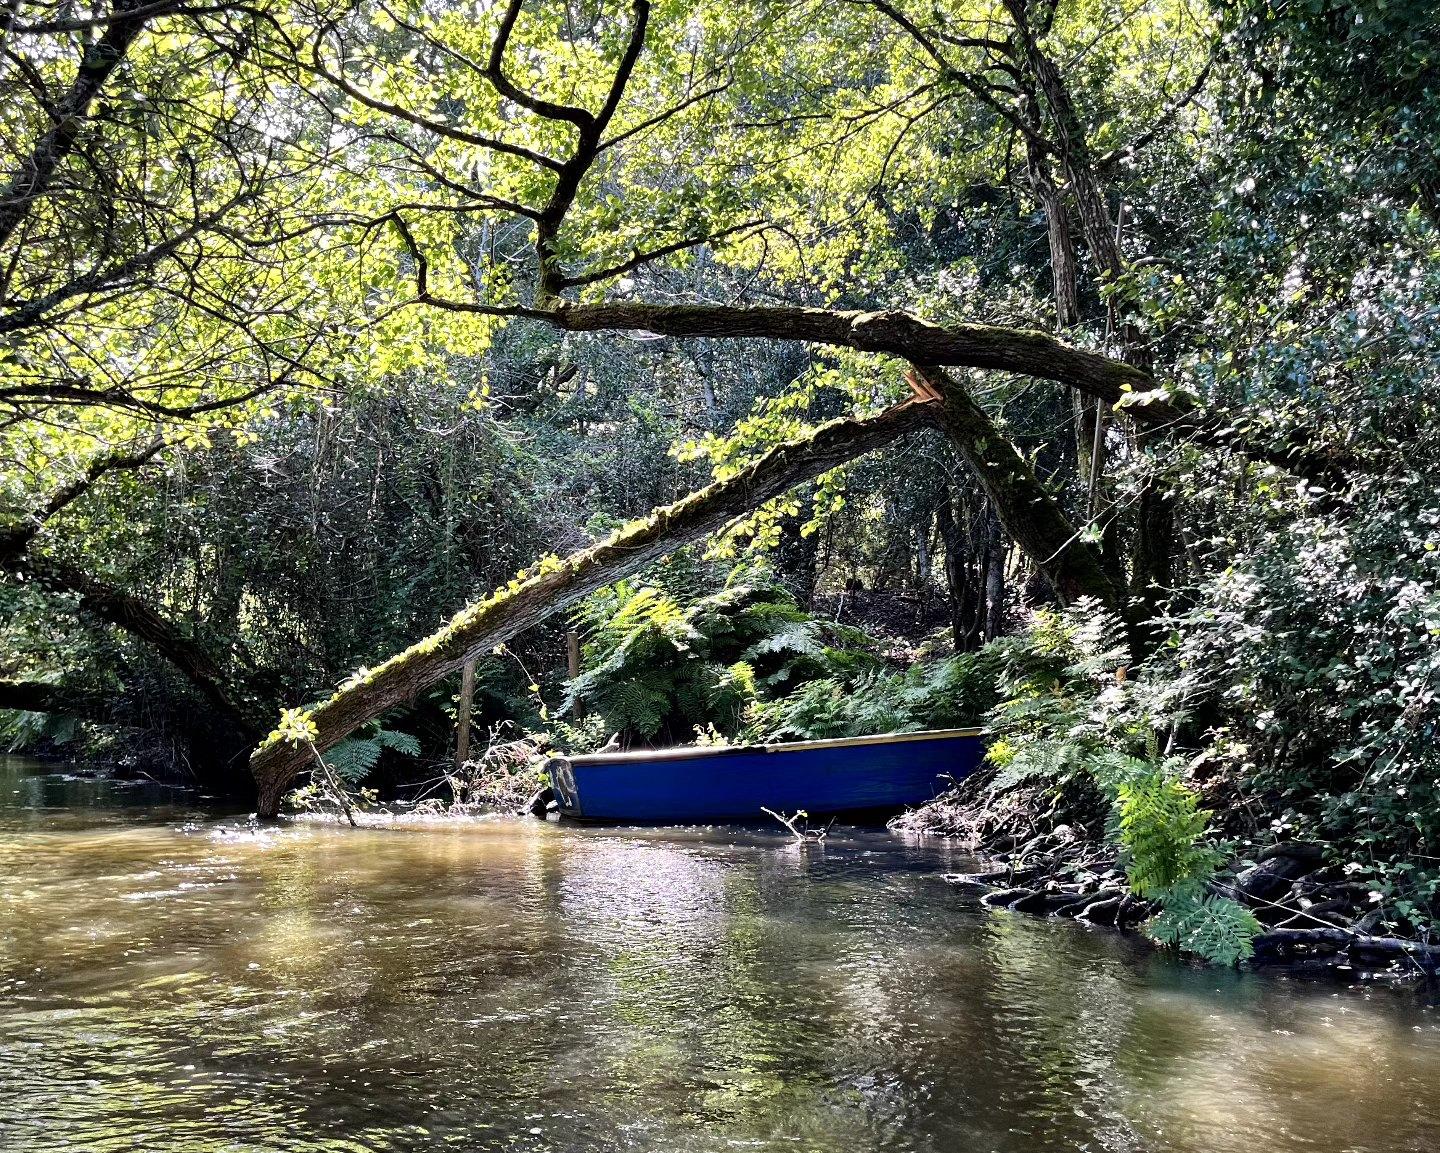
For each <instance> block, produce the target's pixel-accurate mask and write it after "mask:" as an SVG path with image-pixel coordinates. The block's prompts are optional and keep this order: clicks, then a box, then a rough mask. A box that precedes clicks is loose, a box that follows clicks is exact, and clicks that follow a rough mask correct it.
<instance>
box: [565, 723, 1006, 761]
mask: <svg viewBox="0 0 1440 1153" xmlns="http://www.w3.org/2000/svg"><path fill="white" fill-rule="evenodd" d="M984 732H985V730H984V729H983V728H980V727H978V726H977V727H973V728H966V729H921V730H919V731H918V732H913V733H879V734H877V735H875V736H870V737H830V738H828V739H825V740H819V741H785V742H781V743H778V744H773V745H679V746H676V747H674V748H669V749H631V750H630V751H629V752H624V753H584V754H581V755H580V756H578V757H569V758H567V759H568V760H569V761H570V762H571V763H572V764H580V765H610V764H624V763H626V762H627V761H670V760H684V759H688V758H690V757H719V756H725V755H727V754H734V753H792V752H796V753H798V752H806V751H812V750H815V749H847V748H855V747H857V746H861V745H898V744H903V743H907V742H909V741H939V740H945V739H948V738H954V737H979V736H983V735H984Z"/></svg>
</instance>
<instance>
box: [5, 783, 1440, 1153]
mask: <svg viewBox="0 0 1440 1153" xmlns="http://www.w3.org/2000/svg"><path fill="white" fill-rule="evenodd" d="M967 864H968V862H967V861H966V860H965V859H964V858H961V857H952V856H951V855H949V854H948V853H947V849H946V846H944V845H938V846H937V845H933V844H906V843H903V842H901V841H899V840H897V839H895V838H893V837H891V836H889V835H887V834H885V833H883V832H878V831H844V830H837V831H836V832H835V833H834V834H833V835H832V837H831V838H830V839H829V840H828V841H826V842H825V843H824V844H823V845H795V844H792V843H790V842H788V841H787V840H786V838H785V837H783V836H781V835H777V834H775V833H772V832H770V831H769V830H755V831H737V830H732V829H715V830H705V831H683V830H681V831H677V830H633V829H630V830H624V829H621V830H596V829H586V828H575V827H561V826H556V825H546V824H542V823H540V822H534V821H511V820H495V821H480V822H473V823H470V824H465V825H460V824H432V825H429V826H424V827H406V828H399V827H397V828H386V829H364V830H359V831H353V830H350V829H348V828H341V827H336V826H329V825H320V824H301V825H291V826H286V827H281V828H276V829H264V830H254V829H251V828H248V827H247V826H246V825H245V824H244V822H243V820H237V819H236V818H234V817H230V818H225V817H221V816H217V815H215V814H213V813H206V812H202V811H199V810H193V809H187V808H185V807H183V806H176V805H174V804H173V802H171V803H167V801H166V794H165V793H163V791H159V790H154V789H146V788H139V787H125V786H113V785H105V784H96V783H94V782H90V781H86V780H79V779H74V778H65V777H62V776H60V775H57V774H55V772H54V770H53V769H44V768H41V767H39V766H36V765H33V764H27V763H24V762H20V761H17V760H13V759H12V760H9V761H0V1149H4V1150H6V1151H7V1153H21V1151H30V1150H42V1149H43V1150H82V1149H83V1150H130V1149H139V1148H145V1149H149V1150H221V1149H224V1150H252V1149H253V1150H261V1149H265V1150H382V1149H430V1148H443V1147H454V1148H458V1149H466V1150H472V1149H473V1150H489V1149H528V1150H575V1151H577V1153H578V1151H580V1150H620V1149H635V1150H707V1151H708V1150H781V1149H783V1150H806V1151H809V1150H827V1151H828V1150H837V1151H839V1150H843V1151H845V1153H863V1151H866V1150H881V1149H883V1150H917V1151H918V1150H925V1151H935V1153H989V1151H1006V1153H1009V1151H1015V1153H1021V1151H1024V1153H1037V1151H1042V1150H1046V1151H1048V1150H1056V1151H1059V1150H1065V1151H1067V1153H1068V1151H1074V1150H1107V1151H1109V1150H1113V1151H1145V1153H1150V1151H1156V1153H1159V1151H1167V1153H1168V1151H1176V1153H1181V1151H1183V1153H1229V1151H1232V1150H1233V1151H1235V1153H1240V1151H1242V1150H1243V1151H1246V1153H1250V1151H1253V1150H1265V1151H1266V1153H1287V1151H1292V1150H1294V1151H1299V1150H1306V1151H1309V1153H1315V1151H1319V1153H1340V1151H1358V1150H1374V1151H1376V1153H1380V1151H1386V1153H1398V1151H1411V1150H1413V1151H1416V1153H1431V1151H1434V1150H1440V1020H1437V1016H1436V1013H1435V1012H1434V1011H1433V1010H1431V1009H1429V1008H1426V1007H1423V1006H1420V1005H1418V1004H1416V1003H1415V1002H1413V1001H1411V1000H1408V999H1406V998H1405V997H1402V996H1397V995H1394V994H1389V993H1380V992H1377V993H1374V994H1364V993H1358V992H1353V991H1338V990H1336V989H1333V988H1331V987H1328V986H1307V985H1303V984H1296V983H1291V982H1285V981H1279V980H1275V979H1272V978H1263V977H1253V976H1247V977H1241V976H1236V975H1233V974H1228V973H1215V972H1203V971H1198V970H1193V969H1189V968H1186V967H1184V966H1181V965H1178V964H1175V963H1173V962H1168V961H1166V960H1164V959H1162V958H1158V957H1155V956H1153V955H1151V954H1149V953H1148V952H1147V951H1146V950H1144V949H1143V948H1140V947H1138V946H1137V945H1136V944H1135V943H1134V942H1131V941H1128V940H1126V939H1123V938H1120V937H1117V936H1115V935H1114V934H1111V933H1108V932H1105V931H1099V930H1087V929H1085V928H1083V927H1081V926H1078V925H1075V924H1072V923H1068V922H1066V923H1057V922H1046V921H1041V920H1038V919H1035V918H1032V917H1028V916H1025V915H1020V914H1012V913H1007V912H1001V911H992V910H989V909H985V908H982V907H980V906H979V905H978V904H977V903H976V902H975V901H974V899H973V898H972V897H970V896H967V895H966V894H965V893H962V892H959V891H957V890H956V889H954V888H952V887H951V886H949V885H947V884H946V883H945V882H944V881H943V880H942V879H941V878H940V873H942V872H943V871H944V870H945V869H947V868H949V869H960V868H964V867H966V866H967Z"/></svg>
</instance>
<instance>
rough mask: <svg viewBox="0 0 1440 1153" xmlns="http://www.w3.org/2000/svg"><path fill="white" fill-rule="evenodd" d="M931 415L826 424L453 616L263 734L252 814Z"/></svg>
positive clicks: (905, 407)
mask: <svg viewBox="0 0 1440 1153" xmlns="http://www.w3.org/2000/svg"><path fill="white" fill-rule="evenodd" d="M936 412H937V406H936V405H935V404H933V403H915V402H910V403H906V404H902V405H899V406H897V407H895V408H892V409H889V410H887V411H885V412H883V413H881V414H879V415H878V416H873V417H870V418H868V419H865V420H855V419H850V418H846V419H841V420H835V421H831V422H830V423H828V424H825V425H822V426H821V427H820V428H819V429H817V430H816V431H815V432H814V433H813V434H811V435H810V436H808V437H806V438H804V439H802V440H797V441H791V442H789V443H787V444H782V445H780V446H778V447H776V448H773V449H771V450H770V451H769V452H768V453H766V454H765V455H764V456H762V457H761V458H760V459H759V460H757V461H755V462H754V463H753V464H751V465H750V466H749V467H748V468H746V469H744V470H743V471H741V472H740V473H739V474H737V475H736V476H733V477H730V478H729V479H727V480H723V481H717V482H716V483H715V484H712V485H710V486H708V487H706V488H703V489H701V490H699V491H698V492H694V493H691V494H690V495H689V496H687V497H685V498H684V499H683V500H680V501H678V502H676V503H675V504H671V505H667V506H665V507H663V508H659V509H656V510H655V511H654V512H653V513H651V514H650V516H649V517H647V518H646V519H645V520H643V521H638V522H636V523H634V524H632V525H629V526H627V527H626V528H624V529H622V530H621V531H620V532H619V533H617V534H616V535H615V536H613V537H611V538H610V539H609V540H606V541H603V542H601V543H600V544H597V545H595V546H593V547H591V548H588V549H584V550H582V551H580V552H577V553H573V554H571V555H570V556H568V557H566V558H564V559H555V558H551V559H549V560H546V561H542V562H541V563H540V564H539V565H538V566H536V568H535V571H534V572H533V573H531V574H530V575H525V576H522V577H521V578H519V579H517V580H516V581H515V582H512V584H511V585H509V586H508V587H506V588H504V589H501V590H498V591H497V592H495V593H493V594H492V595H491V596H489V597H488V598H486V599H485V600H483V601H480V602H478V603H476V604H473V605H470V606H469V607H468V608H465V609H462V610H461V611H460V612H459V613H457V614H456V616H455V617H454V619H453V620H451V621H450V623H449V624H448V625H446V626H445V627H444V628H442V629H440V630H439V631H438V632H435V633H433V634H431V635H430V636H428V637H426V638H425V639H424V640H422V641H420V642H418V643H417V644H414V645H412V646H411V647H410V648H408V649H406V650H405V651H404V652H402V653H399V654H397V655H396V656H394V657H391V658H390V659H389V660H388V661H386V662H385V663H384V664H382V665H380V666H379V667H378V668H376V669H374V670H372V671H370V672H368V673H366V674H365V675H364V676H362V677H357V678H355V680H353V681H352V682H351V683H349V684H347V685H346V686H345V687H344V688H342V689H341V690H340V691H339V692H337V693H336V694H335V695H334V696H332V697H331V698H330V699H329V700H327V701H325V702H323V703H322V704H320V705H317V706H315V707H314V708H312V709H309V710H307V711H306V712H305V713H303V714H302V717H301V718H300V720H299V722H298V723H301V724H303V723H305V722H308V724H309V725H310V726H312V728H313V736H312V737H311V738H310V740H309V741H308V742H307V741H294V740H288V739H286V738H285V737H284V736H282V735H281V734H280V733H278V732H277V733H274V734H272V735H271V736H270V738H269V739H267V740H266V741H265V743H264V744H262V745H261V746H260V748H258V749H257V750H256V751H255V753H254V755H253V756H252V757H251V760H250V767H251V771H252V772H253V773H254V776H255V782H256V785H257V788H258V793H259V797H258V806H259V812H260V814H261V815H262V816H265V817H273V816H275V815H276V813H277V812H278V811H279V807H280V801H281V798H282V797H283V796H284V795H285V792H286V790H287V789H288V788H289V787H290V785H291V782H292V781H293V780H294V779H295V776H296V774H297V773H299V772H300V771H301V770H302V769H304V768H305V767H306V766H307V765H309V764H311V763H312V762H313V757H314V753H313V752H312V749H311V747H310V746H311V745H313V746H314V749H316V750H319V751H321V752H323V751H324V750H325V749H327V748H330V747H332V746H333V745H335V744H336V743H338V742H339V741H341V740H343V739H344V738H345V737H346V736H347V735H349V734H350V733H352V732H353V731H354V730H355V729H356V728H357V727H358V726H360V725H362V724H364V723H365V722H366V721H369V720H371V719H373V718H375V717H377V716H379V715H381V714H382V713H384V712H386V711H388V710H389V709H392V708H395V707H396V706H399V705H403V704H405V703H406V702H408V701H410V700H411V699H413V698H414V696H415V695H416V694H417V693H418V692H420V691H421V690H422V689H424V688H426V687H427V686H429V685H432V684H434V683H435V682H436V681H438V680H440V679H442V678H443V677H446V676H448V675H450V674H451V673H453V672H454V671H455V670H457V669H459V668H460V667H461V666H462V665H463V664H464V663H465V662H466V661H467V660H471V659H473V658H474V657H476V656H479V655H481V654H483V653H486V652H488V651H490V649H492V648H493V647H494V646H495V645H497V644H500V643H502V642H504V641H506V640H509V639H510V638H511V637H513V636H515V635H516V634H517V633H520V632H523V631H524V630H525V629H527V628H530V627H531V626H533V625H535V624H538V623H539V622H540V621H543V620H545V619H546V618H547V617H549V616H552V615H553V614H555V613H557V612H559V611H561V610H562V609H565V608H567V607H568V606H570V605H572V604H574V603H575V602H576V601H578V600H580V599H581V598H582V597H585V596H587V595H589V594H590V593H592V592H594V591H595V590H596V589H598V588H602V587H604V586H605V585H607V584H611V583H613V582H614V581H616V580H619V579H621V578H622V577H625V576H627V575H629V574H630V573H633V572H635V571H637V570H638V569H641V568H643V567H644V566H645V565H647V564H649V563H650V562H651V561H653V560H655V559H656V558H658V557H660V556H663V555H664V554H666V553H668V552H673V551H674V550H675V549H677V548H680V547H681V546H682V545H686V544H689V543H691V542H692V541H696V540H700V539H701V538H703V537H706V536H709V535H710V534H712V533H715V532H717V531H719V530H720V529H722V528H724V526H725V525H726V524H728V523H729V522H730V521H732V520H734V519H735V518H736V517H738V516H741V515H743V514H744V513H746V512H749V511H751V510H753V509H754V508H756V507H757V506H759V505H761V504H763V503H764V502H765V501H767V500H770V499H771V498H773V497H776V496H779V495H780V494H781V493H784V492H787V491H788V490H790V489H791V488H794V487H795V486H796V485H799V484H804V483H806V482H807V481H811V480H814V479H815V478H816V477H818V476H820V475H821V474H822V473H825V472H828V471H829V470H830V469H832V468H836V467H838V466H839V465H842V464H845V463H847V462H849V461H851V460H854V459H855V458H856V457H859V456H863V455H865V454H866V453H869V452H873V451H875V450H876V449H878V448H880V447H882V446H884V445H886V444H889V443H891V442H892V441H894V440H896V439H897V438H898V437H900V436H903V435H904V434H905V433H907V432H910V431H911V430H913V429H916V428H919V427H921V426H922V425H927V424H930V423H933V420H934V417H935V415H936Z"/></svg>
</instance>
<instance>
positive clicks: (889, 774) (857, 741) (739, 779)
mask: <svg viewBox="0 0 1440 1153" xmlns="http://www.w3.org/2000/svg"><path fill="white" fill-rule="evenodd" d="M980 734H981V730H979V729H938V730H933V731H929V732H919V733H890V734H887V735H884V736H878V737H846V738H841V739H839V740H829V741H796V742H794V743H791V744H776V745H741V746H699V747H686V748H676V749H644V750H639V751H635V752H628V753H593V754H590V755H588V756H579V757H552V758H551V759H550V761H549V764H548V766H547V767H548V768H549V772H550V783H551V786H552V787H553V788H554V790H555V798H556V801H557V802H558V803H559V806H560V812H561V813H562V814H563V815H565V816H567V817H577V818H580V819H582V820H587V821H633V822H637V823H652V824H712V823H715V822H726V821H762V820H765V819H766V817H765V815H764V810H765V809H770V810H772V811H773V812H776V813H783V814H786V815H789V814H792V813H794V812H795V811H796V810H804V811H805V812H806V813H807V814H808V815H809V816H810V817H812V818H813V817H818V816H834V815H840V814H858V813H874V814H879V813H896V812H899V811H900V810H901V809H904V808H906V807H907V806H911V805H919V804H923V803H924V802H926V801H928V800H930V799H931V798H932V797H935V796H937V795H939V794H940V793H941V792H943V791H944V790H945V789H946V788H947V787H949V785H950V784H951V783H952V782H953V781H957V780H959V779H960V778H962V777H964V776H966V775H968V774H969V773H971V772H973V771H974V770H975V768H976V767H977V766H978V765H979V764H980V759H981V757H982V756H983V755H984V751H985V750H984V744H983V742H982V740H981V735H980Z"/></svg>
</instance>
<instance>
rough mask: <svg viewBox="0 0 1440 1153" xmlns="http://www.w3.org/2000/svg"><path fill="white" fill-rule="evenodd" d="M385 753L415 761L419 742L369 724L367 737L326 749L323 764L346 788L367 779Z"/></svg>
mask: <svg viewBox="0 0 1440 1153" xmlns="http://www.w3.org/2000/svg"><path fill="white" fill-rule="evenodd" d="M362 731H367V730H362ZM386 749H389V750H390V751H391V752H394V753H399V754H400V755H401V756H405V757H418V756H419V755H420V741H419V740H418V739H417V738H416V737H413V736H411V735H410V734H409V733H402V732H398V731H396V730H395V729H382V728H380V727H379V725H376V724H373V723H372V724H371V725H370V726H368V731H367V735H365V736H362V737H351V738H350V739H349V740H345V741H341V742H340V743H339V744H338V745H335V746H334V747H333V748H331V749H329V750H328V751H327V752H326V753H325V763H326V764H327V765H329V766H330V768H331V769H333V770H334V772H335V775H336V776H337V777H339V778H340V779H341V780H342V781H344V782H345V783H346V784H347V785H358V784H359V783H360V782H361V781H363V780H364V779H365V778H366V777H367V776H369V775H370V771H371V770H372V769H373V768H374V767H375V766H376V765H377V764H378V763H379V762H380V754H381V753H382V752H384V751H385V750H386Z"/></svg>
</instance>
